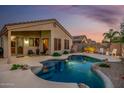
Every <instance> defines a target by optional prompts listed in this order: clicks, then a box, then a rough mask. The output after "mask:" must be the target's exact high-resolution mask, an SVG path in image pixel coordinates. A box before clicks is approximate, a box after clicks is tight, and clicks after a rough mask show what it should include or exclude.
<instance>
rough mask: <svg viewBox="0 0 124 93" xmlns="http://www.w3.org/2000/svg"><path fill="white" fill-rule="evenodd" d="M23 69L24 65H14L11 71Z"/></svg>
mask: <svg viewBox="0 0 124 93" xmlns="http://www.w3.org/2000/svg"><path fill="white" fill-rule="evenodd" d="M21 67H22V65H19V64H13V65H12V67H11V69H10V70H17V69H20V68H21Z"/></svg>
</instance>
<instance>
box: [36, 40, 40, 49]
mask: <svg viewBox="0 0 124 93" xmlns="http://www.w3.org/2000/svg"><path fill="white" fill-rule="evenodd" d="M39 41H40V40H39V38H35V47H38V46H39Z"/></svg>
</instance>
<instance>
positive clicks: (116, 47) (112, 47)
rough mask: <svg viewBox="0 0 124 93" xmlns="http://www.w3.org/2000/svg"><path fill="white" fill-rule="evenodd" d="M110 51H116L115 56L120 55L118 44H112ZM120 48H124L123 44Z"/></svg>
mask: <svg viewBox="0 0 124 93" xmlns="http://www.w3.org/2000/svg"><path fill="white" fill-rule="evenodd" d="M110 48H111V51H112V50H113V49H117V55H120V54H121V52H122V51H121V49H120V43H112V45H111V47H110ZM122 48H124V44H122Z"/></svg>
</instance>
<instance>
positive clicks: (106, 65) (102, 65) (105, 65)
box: [99, 63, 110, 68]
mask: <svg viewBox="0 0 124 93" xmlns="http://www.w3.org/2000/svg"><path fill="white" fill-rule="evenodd" d="M99 66H100V67H105V68H109V67H110V66H109V65H108V64H105V63H103V64H99Z"/></svg>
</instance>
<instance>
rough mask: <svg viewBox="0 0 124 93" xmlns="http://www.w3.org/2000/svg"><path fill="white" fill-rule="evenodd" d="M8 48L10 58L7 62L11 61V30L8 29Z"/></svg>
mask: <svg viewBox="0 0 124 93" xmlns="http://www.w3.org/2000/svg"><path fill="white" fill-rule="evenodd" d="M7 41H8V42H7V43H8V44H7V50H8V60H7V63H8V64H10V63H11V31H8V40H7Z"/></svg>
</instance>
